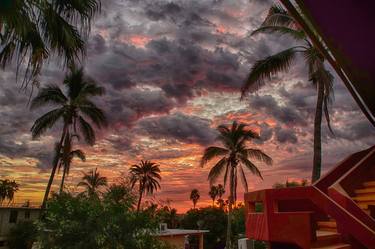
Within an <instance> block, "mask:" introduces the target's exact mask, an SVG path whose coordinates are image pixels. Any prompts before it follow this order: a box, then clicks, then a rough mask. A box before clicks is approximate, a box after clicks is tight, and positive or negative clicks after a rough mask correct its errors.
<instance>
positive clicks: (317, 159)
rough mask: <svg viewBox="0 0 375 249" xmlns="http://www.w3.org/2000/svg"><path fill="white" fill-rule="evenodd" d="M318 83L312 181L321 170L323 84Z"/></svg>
mask: <svg viewBox="0 0 375 249" xmlns="http://www.w3.org/2000/svg"><path fill="white" fill-rule="evenodd" d="M317 84H318V97H317V101H316V109H315V120H314V160H313V171H312V179H311V182H312V183H314V182H315V181H317V180H318V179H319V178H320V173H321V170H322V141H321V140H322V131H321V129H322V114H323V100H324V86H323V84H322V83H320V82H317Z"/></svg>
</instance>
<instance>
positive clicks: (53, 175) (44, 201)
mask: <svg viewBox="0 0 375 249" xmlns="http://www.w3.org/2000/svg"><path fill="white" fill-rule="evenodd" d="M67 131H68V125H67V124H64V128H63V132H62V134H61V139H60V142H59V144H58V145H57V152H58V153H59V152H60V151H61V147H62V143H63V141H64V138H65V135H66V133H67ZM59 160H60V158H57V160H56V161H55V162H54V165H53V166H52V171H51V175H50V177H49V180H48V184H47V188H46V192H45V193H44V197H43V202H42V206H41V208H42V210H44V209H45V208H46V203H47V199H48V196H49V192H50V191H51V186H52V182H53V178H54V177H55V174H56V169H57V166H58V164H59Z"/></svg>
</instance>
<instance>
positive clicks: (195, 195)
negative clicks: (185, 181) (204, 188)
mask: <svg viewBox="0 0 375 249" xmlns="http://www.w3.org/2000/svg"><path fill="white" fill-rule="evenodd" d="M200 198H201V196H200V194H199V190H198V189H196V188H195V189H193V190H191V193H190V200H191V201H192V202H193V206H194V209H195V206H196V205H197V203H198V200H199V199H200Z"/></svg>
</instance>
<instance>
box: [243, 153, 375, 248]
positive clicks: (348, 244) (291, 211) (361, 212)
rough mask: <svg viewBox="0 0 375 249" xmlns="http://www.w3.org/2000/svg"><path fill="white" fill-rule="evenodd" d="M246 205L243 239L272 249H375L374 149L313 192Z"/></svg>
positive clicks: (268, 195)
mask: <svg viewBox="0 0 375 249" xmlns="http://www.w3.org/2000/svg"><path fill="white" fill-rule="evenodd" d="M257 204H261V205H262V206H263V211H262V212H255V206H256V205H257ZM245 205H246V234H247V237H248V238H250V239H255V240H263V241H268V242H269V243H270V247H271V248H272V249H275V248H302V249H310V248H353V249H375V219H374V217H375V146H373V147H371V148H369V149H367V150H364V151H361V152H358V153H355V154H353V155H351V156H349V157H348V158H346V159H345V160H343V161H342V162H340V163H339V164H338V165H337V166H336V167H334V168H333V170H331V171H330V172H329V173H327V174H326V175H325V176H324V177H323V178H321V179H320V180H319V181H318V182H316V183H315V184H314V185H312V186H308V187H294V188H285V189H266V190H260V191H256V192H251V193H246V194H245Z"/></svg>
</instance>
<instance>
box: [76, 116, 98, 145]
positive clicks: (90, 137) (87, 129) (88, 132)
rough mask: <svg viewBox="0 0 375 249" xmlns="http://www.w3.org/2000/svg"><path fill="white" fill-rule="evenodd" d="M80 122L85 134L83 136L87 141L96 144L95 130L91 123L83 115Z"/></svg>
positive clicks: (81, 129) (79, 119)
mask: <svg viewBox="0 0 375 249" xmlns="http://www.w3.org/2000/svg"><path fill="white" fill-rule="evenodd" d="M78 122H79V125H80V131H81V132H82V134H83V138H84V139H85V141H86V143H88V144H89V145H94V144H95V132H94V130H93V128H92V127H91V125H90V124H89V123H88V122H87V121H86V120H84V119H83V118H82V117H79V118H78Z"/></svg>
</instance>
